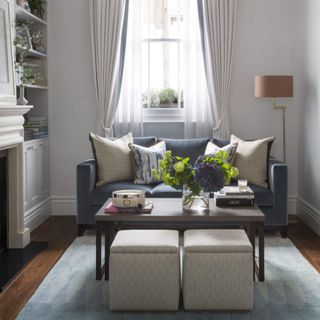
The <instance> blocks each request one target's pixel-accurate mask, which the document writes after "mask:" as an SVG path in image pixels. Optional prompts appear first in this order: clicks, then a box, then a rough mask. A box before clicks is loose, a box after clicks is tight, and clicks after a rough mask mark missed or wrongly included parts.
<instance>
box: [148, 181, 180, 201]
mask: <svg viewBox="0 0 320 320" xmlns="http://www.w3.org/2000/svg"><path fill="white" fill-rule="evenodd" d="M151 196H152V197H154V198H180V197H181V196H182V189H180V190H179V189H178V190H177V189H175V188H172V187H170V186H166V185H165V184H164V183H163V182H161V183H159V184H158V185H156V186H155V187H154V188H153V189H152V191H151Z"/></svg>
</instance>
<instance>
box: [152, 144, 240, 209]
mask: <svg viewBox="0 0 320 320" xmlns="http://www.w3.org/2000/svg"><path fill="white" fill-rule="evenodd" d="M228 158H229V153H228V152H227V151H221V150H219V151H217V153H216V154H214V155H204V156H200V157H199V158H198V160H197V161H196V164H195V167H193V166H192V165H191V164H190V158H182V157H179V156H172V153H171V151H167V152H166V153H165V157H164V159H163V160H160V161H159V170H156V169H154V170H152V174H153V175H154V176H155V178H156V179H158V180H161V179H162V180H163V182H164V183H165V184H166V185H169V186H171V187H173V188H178V187H180V186H183V197H182V208H183V211H185V212H201V211H205V210H208V209H209V193H210V192H216V191H219V190H220V189H222V188H223V187H224V184H225V183H229V182H230V179H231V178H235V177H237V175H238V169H237V168H235V167H233V166H232V165H231V164H230V163H228V161H227V159H228Z"/></svg>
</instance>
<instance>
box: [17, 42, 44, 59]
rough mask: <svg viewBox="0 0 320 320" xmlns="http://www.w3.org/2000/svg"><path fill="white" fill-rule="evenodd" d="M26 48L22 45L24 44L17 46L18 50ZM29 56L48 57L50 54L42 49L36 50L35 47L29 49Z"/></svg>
mask: <svg viewBox="0 0 320 320" xmlns="http://www.w3.org/2000/svg"><path fill="white" fill-rule="evenodd" d="M25 49H26V48H25V47H22V46H19V45H17V46H16V50H17V51H21V50H25ZM28 57H33V58H47V57H48V55H47V54H46V53H42V52H40V51H36V50H33V49H28Z"/></svg>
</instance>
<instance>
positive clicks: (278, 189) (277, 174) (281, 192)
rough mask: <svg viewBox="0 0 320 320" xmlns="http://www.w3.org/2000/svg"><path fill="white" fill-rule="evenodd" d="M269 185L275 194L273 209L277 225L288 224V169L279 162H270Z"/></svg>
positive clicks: (274, 160)
mask: <svg viewBox="0 0 320 320" xmlns="http://www.w3.org/2000/svg"><path fill="white" fill-rule="evenodd" d="M269 185H270V189H271V191H272V193H273V207H274V212H275V222H276V224H277V225H287V224H288V213H287V208H288V168H287V165H286V164H285V163H283V162H281V161H279V160H276V159H270V160H269Z"/></svg>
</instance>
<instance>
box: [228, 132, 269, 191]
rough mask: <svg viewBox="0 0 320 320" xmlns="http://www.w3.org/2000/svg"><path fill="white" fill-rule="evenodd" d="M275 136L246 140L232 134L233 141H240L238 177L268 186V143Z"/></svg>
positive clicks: (237, 163)
mask: <svg viewBox="0 0 320 320" xmlns="http://www.w3.org/2000/svg"><path fill="white" fill-rule="evenodd" d="M273 140H274V137H268V138H264V139H258V140H253V141H245V140H242V139H240V138H238V137H237V136H235V135H231V143H238V148H237V152H236V156H235V160H234V166H235V167H237V168H238V170H239V176H238V179H247V180H248V182H249V183H252V184H255V185H257V186H260V187H265V188H267V187H268V183H267V181H268V162H269V159H268V156H269V154H268V153H269V152H268V149H269V148H268V144H269V142H271V141H273Z"/></svg>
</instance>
